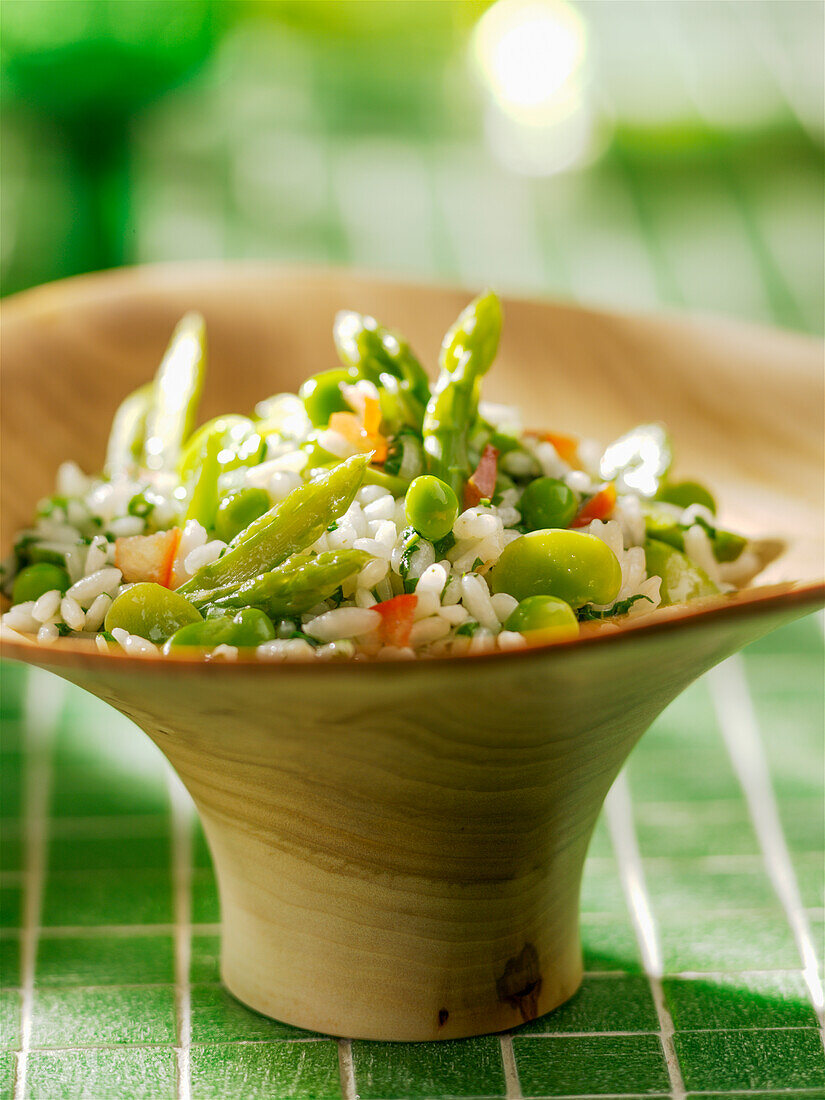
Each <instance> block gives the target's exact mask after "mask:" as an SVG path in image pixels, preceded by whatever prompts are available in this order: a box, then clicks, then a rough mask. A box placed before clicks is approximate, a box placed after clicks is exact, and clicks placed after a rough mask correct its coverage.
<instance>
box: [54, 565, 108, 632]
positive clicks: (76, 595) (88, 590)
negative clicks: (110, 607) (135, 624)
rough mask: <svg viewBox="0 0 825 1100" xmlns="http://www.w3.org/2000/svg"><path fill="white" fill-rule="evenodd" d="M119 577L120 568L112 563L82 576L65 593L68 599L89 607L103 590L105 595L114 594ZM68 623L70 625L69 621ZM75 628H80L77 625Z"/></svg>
mask: <svg viewBox="0 0 825 1100" xmlns="http://www.w3.org/2000/svg"><path fill="white" fill-rule="evenodd" d="M121 579H122V574H121V572H120V570H119V569H117V568H115V566H113V565H107V566H105V567H104V568H103V569H98V571H97V572H96V573H92V574H91V575H90V576H88V577H82V578H81V579H80V580H79V581H77V582H76V583H75V584H73V585H72V587H71V588H70V589H69V591H68V592H67V593H66V595H67V596H68V597H69V598H70V599H72V600H76V601H77V603H78V604H79V605H82V606H83V607H91V606H92V604H93V603H94V601H95V600H96V599H97V597H98V596H99V595H101V593H103V592H105V593H106V595H107V596H114V595H115V593H116V592H117V590H118V586H119V584H120V582H121ZM64 618H65V616H64ZM68 621H69V620H68V619H66V622H68ZM69 625H70V626H71V623H70V624H69ZM76 629H80V628H79V627H78V628H76Z"/></svg>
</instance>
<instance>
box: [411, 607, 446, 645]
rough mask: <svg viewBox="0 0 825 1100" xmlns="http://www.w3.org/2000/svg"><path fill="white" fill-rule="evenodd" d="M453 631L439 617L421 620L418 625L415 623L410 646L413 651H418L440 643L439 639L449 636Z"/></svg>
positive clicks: (434, 616)
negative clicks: (434, 643)
mask: <svg viewBox="0 0 825 1100" xmlns="http://www.w3.org/2000/svg"><path fill="white" fill-rule="evenodd" d="M451 629H452V628H451V626H450V624H449V623H448V622H446V621H445V620H444V619H442V618H441V617H440V616H439V615H432V616H430V617H429V618H426V619H420V620H419V621H418V622H417V623H413V627H412V630H411V631H410V639H409V641H410V645H411V646H412V647H413V649H416V648H417V647H418V646H422V645H427V644H428V643H429V642H435V641H438V639H439V638H443V637H445V636H446V635H447V634H449V633H450V630H451Z"/></svg>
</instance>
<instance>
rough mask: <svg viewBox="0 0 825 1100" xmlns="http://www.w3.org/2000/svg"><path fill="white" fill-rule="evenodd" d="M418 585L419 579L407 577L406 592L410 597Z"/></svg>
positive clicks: (405, 581)
mask: <svg viewBox="0 0 825 1100" xmlns="http://www.w3.org/2000/svg"><path fill="white" fill-rule="evenodd" d="M417 584H418V577H405V578H404V591H405V592H406V593H407V595H409V594H410V593H411V592H415V586H416V585H417Z"/></svg>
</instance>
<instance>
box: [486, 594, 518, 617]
mask: <svg viewBox="0 0 825 1100" xmlns="http://www.w3.org/2000/svg"><path fill="white" fill-rule="evenodd" d="M490 603H491V604H492V605H493V611H495V613H496V618H497V619H498V621H499V622H500V623H503V622H505V621H506V620H507V619H509V618H510V616H511V615H512V614H513V612H514V611H515V610H516V608H517V607H518V600H517V599H516V598H515V597H514V596H511V595H510V594H509V593H507V592H497V593H496V594H495V596H491V597H490Z"/></svg>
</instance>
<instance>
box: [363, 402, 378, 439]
mask: <svg viewBox="0 0 825 1100" xmlns="http://www.w3.org/2000/svg"><path fill="white" fill-rule="evenodd" d="M364 431H365V432H366V433H367V435H380V434H381V402H380V401H379V400H378V398H377V397H369V396H367V397H365V398H364Z"/></svg>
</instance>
